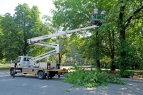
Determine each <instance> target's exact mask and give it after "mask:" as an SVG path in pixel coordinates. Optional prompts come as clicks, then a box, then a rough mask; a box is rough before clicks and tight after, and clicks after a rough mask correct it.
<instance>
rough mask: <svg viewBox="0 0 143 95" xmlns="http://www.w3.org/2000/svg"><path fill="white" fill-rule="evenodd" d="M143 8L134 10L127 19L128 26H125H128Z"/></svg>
mask: <svg viewBox="0 0 143 95" xmlns="http://www.w3.org/2000/svg"><path fill="white" fill-rule="evenodd" d="M142 9H143V6H141V7H140V8H139V9H137V10H136V11H134V12H133V15H131V16H130V17H129V18H128V19H127V21H126V26H125V27H128V25H129V24H130V22H131V20H132V18H133V17H134V16H135V15H136V14H137V13H138V12H140V11H141V10H142Z"/></svg>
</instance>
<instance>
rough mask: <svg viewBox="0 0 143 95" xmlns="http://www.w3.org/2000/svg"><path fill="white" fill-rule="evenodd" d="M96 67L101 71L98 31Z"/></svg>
mask: <svg viewBox="0 0 143 95" xmlns="http://www.w3.org/2000/svg"><path fill="white" fill-rule="evenodd" d="M96 66H97V68H98V69H99V70H100V51H99V37H98V31H97V32H96Z"/></svg>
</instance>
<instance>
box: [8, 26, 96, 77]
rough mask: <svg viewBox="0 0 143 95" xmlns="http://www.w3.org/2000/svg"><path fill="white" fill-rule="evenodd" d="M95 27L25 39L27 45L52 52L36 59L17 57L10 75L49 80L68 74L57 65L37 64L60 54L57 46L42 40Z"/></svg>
mask: <svg viewBox="0 0 143 95" xmlns="http://www.w3.org/2000/svg"><path fill="white" fill-rule="evenodd" d="M97 27H98V26H96V25H93V26H88V27H84V28H78V29H74V30H67V31H62V32H57V33H53V34H49V35H43V36H39V37H34V38H30V39H27V42H28V44H35V45H40V46H46V47H51V48H53V50H51V51H49V52H46V53H44V54H41V55H39V56H36V57H31V56H19V57H18V58H17V61H16V62H15V64H16V65H13V66H10V75H11V76H13V75H14V76H15V74H17V73H22V74H33V75H37V76H38V78H39V79H44V78H47V79H49V78H52V77H54V76H55V75H58V77H59V78H60V74H61V73H66V72H68V70H67V69H64V68H63V69H60V67H59V65H57V64H50V63H41V62H39V63H38V61H40V60H41V59H43V58H46V57H49V56H52V55H55V54H57V53H59V52H60V51H59V44H53V43H47V42H43V41H42V40H45V39H49V38H53V37H57V36H62V35H66V34H69V33H74V32H78V31H84V30H88V29H92V28H97ZM13 72H15V73H13Z"/></svg>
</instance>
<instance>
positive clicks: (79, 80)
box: [65, 66, 125, 88]
mask: <svg viewBox="0 0 143 95" xmlns="http://www.w3.org/2000/svg"><path fill="white" fill-rule="evenodd" d="M72 70H74V71H73V72H69V73H67V74H66V75H65V77H66V79H65V82H69V83H71V84H74V86H85V87H90V88H91V87H96V86H106V85H108V83H115V84H125V83H124V82H122V81H121V79H120V77H119V76H111V75H108V74H107V73H106V72H100V71H98V70H93V71H90V72H87V71H85V70H84V69H82V68H79V67H77V66H74V67H73V68H72Z"/></svg>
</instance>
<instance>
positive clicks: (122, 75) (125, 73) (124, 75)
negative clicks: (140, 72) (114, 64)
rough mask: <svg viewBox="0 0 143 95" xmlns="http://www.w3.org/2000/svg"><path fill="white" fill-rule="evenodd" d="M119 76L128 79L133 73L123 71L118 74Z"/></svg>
mask: <svg viewBox="0 0 143 95" xmlns="http://www.w3.org/2000/svg"><path fill="white" fill-rule="evenodd" d="M120 75H121V77H123V78H129V77H131V76H133V71H128V70H124V71H122V72H120Z"/></svg>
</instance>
